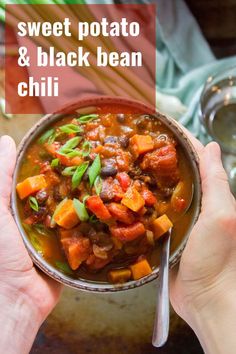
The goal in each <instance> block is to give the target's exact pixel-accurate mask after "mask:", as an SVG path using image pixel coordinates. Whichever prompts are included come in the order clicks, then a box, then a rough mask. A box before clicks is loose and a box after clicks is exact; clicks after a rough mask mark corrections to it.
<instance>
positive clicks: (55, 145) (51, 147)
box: [44, 141, 61, 157]
mask: <svg viewBox="0 0 236 354" xmlns="http://www.w3.org/2000/svg"><path fill="white" fill-rule="evenodd" d="M44 147H45V149H46V150H47V152H48V153H49V154H50V155H52V156H53V157H56V152H57V151H58V150H59V149H60V147H61V144H60V143H59V142H57V141H55V142H54V143H52V144H47V143H46V144H44Z"/></svg>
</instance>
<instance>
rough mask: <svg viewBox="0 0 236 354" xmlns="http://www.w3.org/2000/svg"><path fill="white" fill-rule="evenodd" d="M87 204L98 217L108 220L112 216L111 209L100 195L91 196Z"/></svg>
mask: <svg viewBox="0 0 236 354" xmlns="http://www.w3.org/2000/svg"><path fill="white" fill-rule="evenodd" d="M86 206H87V208H88V209H89V210H90V211H91V212H92V213H94V214H95V215H96V217H97V218H98V219H101V220H108V219H110V217H111V214H110V213H109V210H108V209H107V207H106V205H105V204H104V203H103V201H102V199H101V198H100V197H99V196H98V195H93V196H91V197H89V198H88V199H87V200H86Z"/></svg>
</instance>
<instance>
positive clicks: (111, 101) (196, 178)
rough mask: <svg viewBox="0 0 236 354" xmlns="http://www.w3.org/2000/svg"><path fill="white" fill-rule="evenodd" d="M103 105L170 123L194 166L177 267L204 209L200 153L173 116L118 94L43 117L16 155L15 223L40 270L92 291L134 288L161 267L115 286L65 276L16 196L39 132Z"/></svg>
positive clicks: (174, 258) (173, 256)
mask: <svg viewBox="0 0 236 354" xmlns="http://www.w3.org/2000/svg"><path fill="white" fill-rule="evenodd" d="M101 105H120V106H124V107H130V108H135V109H137V110H138V111H139V112H140V113H142V114H151V115H153V116H155V117H156V118H157V119H159V120H160V121H161V122H162V123H163V124H164V125H165V126H167V127H168V128H169V129H170V130H171V131H172V132H173V134H174V136H175V138H176V140H177V141H178V143H179V144H180V145H181V146H182V149H183V151H184V153H185V155H186V158H187V159H188V161H189V163H190V166H191V168H192V174H193V185H194V192H193V199H192V203H191V206H190V208H189V210H188V212H189V213H190V214H191V221H190V223H189V227H188V229H187V230H186V232H184V234H183V235H181V239H180V240H179V241H178V244H174V245H173V244H172V247H171V251H170V264H169V265H170V267H171V268H172V267H174V266H175V265H176V264H177V263H178V262H179V260H180V257H181V254H182V252H183V249H184V247H185V244H186V242H187V239H188V235H189V233H190V231H191V229H192V227H193V225H194V224H195V222H196V221H197V218H198V216H199V213H200V208H201V180H200V173H199V165H198V156H197V153H196V151H195V149H194V147H193V145H192V143H191V142H190V140H189V139H188V137H187V135H186V134H185V132H184V131H183V129H182V128H181V126H180V125H179V124H178V123H177V122H176V121H175V120H174V119H172V118H170V117H167V116H165V115H163V114H161V113H159V112H156V111H155V110H154V109H153V108H151V107H150V106H147V105H145V104H143V103H141V102H138V101H135V100H131V99H125V98H115V97H106V96H102V97H95V98H89V99H80V100H78V101H76V102H74V103H72V104H71V105H69V106H66V107H64V108H63V109H61V110H60V111H57V112H54V113H53V114H47V115H45V116H44V117H43V118H42V119H40V120H39V121H38V122H37V124H36V125H35V126H33V127H32V128H31V130H30V131H29V132H28V133H27V134H26V135H25V137H24V138H23V140H22V141H21V143H20V145H19V147H18V154H17V162H16V166H15V170H14V175H13V187H12V195H11V210H12V214H13V217H14V219H15V222H16V224H17V226H18V228H19V231H20V233H21V236H22V238H23V241H24V243H25V246H26V248H27V250H28V252H29V254H30V256H31V258H32V260H33V262H34V264H35V265H36V266H37V267H38V268H39V269H41V270H42V271H43V272H44V273H46V274H47V275H48V276H50V277H52V278H53V279H55V280H57V281H59V282H60V283H63V284H65V285H67V286H70V287H72V288H76V289H81V290H85V291H90V292H116V291H121V290H127V289H132V288H135V287H138V286H141V285H143V284H146V283H148V282H150V281H152V280H154V279H155V278H157V277H158V275H159V267H156V268H155V269H154V270H153V272H152V273H151V274H150V275H148V276H146V277H144V278H141V279H139V280H135V281H129V282H127V283H125V284H121V285H112V284H109V283H101V282H94V281H88V280H85V279H74V278H72V277H70V276H68V275H65V274H64V273H62V272H61V271H60V270H58V269H56V268H55V267H53V266H52V265H51V264H49V263H48V262H47V261H46V260H45V259H44V258H43V257H42V256H41V255H40V254H39V253H38V252H37V251H36V250H35V249H34V247H33V246H32V244H31V242H30V240H29V238H28V236H27V234H26V232H25V230H24V228H23V226H22V224H21V220H20V215H19V210H18V204H17V195H16V184H17V181H18V174H19V169H20V166H21V164H22V160H23V157H24V155H25V151H26V149H27V148H28V146H29V145H30V144H31V143H32V142H33V141H34V140H35V138H36V137H37V136H38V135H40V134H41V133H42V132H44V131H45V129H47V127H48V126H50V125H51V124H52V123H54V122H55V121H57V120H60V118H61V117H62V116H64V115H65V114H69V113H71V112H73V111H75V110H76V111H79V112H81V113H90V112H93V111H94V108H95V107H99V106H101Z"/></svg>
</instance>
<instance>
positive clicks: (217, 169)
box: [200, 142, 234, 213]
mask: <svg viewBox="0 0 236 354" xmlns="http://www.w3.org/2000/svg"><path fill="white" fill-rule="evenodd" d="M200 171H201V177H202V192H203V197H202V206H203V209H204V210H207V211H208V212H209V213H211V212H212V213H215V212H216V210H217V209H220V208H221V205H224V209H226V210H227V208H229V209H228V210H229V211H230V210H232V207H234V203H232V200H233V196H232V194H231V192H230V187H229V183H228V178H227V174H226V172H225V170H224V168H223V165H222V161H221V151H220V147H219V145H218V144H217V143H216V142H211V143H209V144H208V145H207V146H206V147H205V149H204V151H203V154H202V158H201V160H200Z"/></svg>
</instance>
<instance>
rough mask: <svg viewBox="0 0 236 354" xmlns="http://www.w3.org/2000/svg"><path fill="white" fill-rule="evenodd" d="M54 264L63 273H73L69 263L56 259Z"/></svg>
mask: <svg viewBox="0 0 236 354" xmlns="http://www.w3.org/2000/svg"><path fill="white" fill-rule="evenodd" d="M55 266H56V267H57V268H58V269H59V270H61V271H62V272H63V273H67V274H70V275H71V274H73V271H72V270H71V269H70V267H69V265H68V264H67V263H66V262H61V261H56V262H55Z"/></svg>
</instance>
